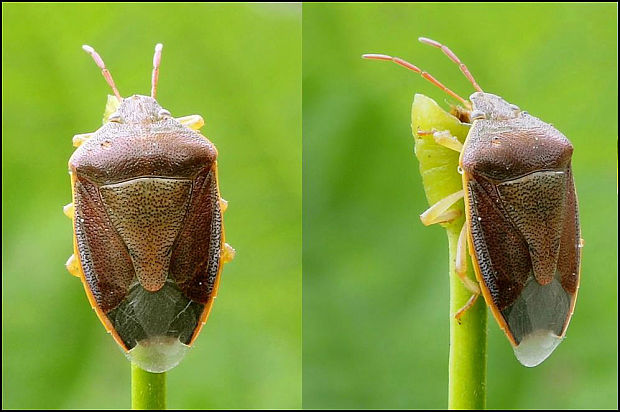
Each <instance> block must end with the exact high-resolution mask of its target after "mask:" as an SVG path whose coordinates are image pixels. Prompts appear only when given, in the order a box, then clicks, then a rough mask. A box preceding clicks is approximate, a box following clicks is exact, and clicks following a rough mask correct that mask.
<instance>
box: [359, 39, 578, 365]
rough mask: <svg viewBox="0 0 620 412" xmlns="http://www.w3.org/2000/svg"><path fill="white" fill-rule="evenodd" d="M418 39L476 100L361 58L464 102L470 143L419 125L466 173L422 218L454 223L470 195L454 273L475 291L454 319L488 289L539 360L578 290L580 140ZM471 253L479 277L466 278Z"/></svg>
mask: <svg viewBox="0 0 620 412" xmlns="http://www.w3.org/2000/svg"><path fill="white" fill-rule="evenodd" d="M419 40H420V41H421V42H422V43H425V44H428V45H431V46H433V47H436V48H439V49H440V50H442V51H443V52H444V54H446V55H447V56H448V57H449V58H450V59H451V60H452V61H453V62H454V63H456V64H457V65H458V66H459V68H460V69H461V71H462V73H463V74H464V75H465V77H466V78H467V79H468V80H469V81H470V82H471V84H472V85H473V87H474V89H475V90H476V92H474V93H473V94H472V95H471V96H470V98H469V100H465V99H463V98H462V97H460V96H459V95H458V94H456V93H455V92H453V91H452V90H450V89H449V88H447V87H446V86H444V85H443V84H442V83H441V82H439V81H438V80H437V79H435V78H434V77H433V76H432V75H430V74H429V73H427V72H424V71H422V70H421V69H419V68H418V67H417V66H415V65H413V64H411V63H409V62H407V61H405V60H402V59H400V58H398V57H392V56H387V55H384V54H367V55H364V56H363V57H364V58H367V59H375V60H386V61H392V62H394V63H397V64H399V65H400V66H403V67H405V68H407V69H409V70H412V71H414V72H416V73H418V74H420V75H421V76H422V77H424V78H425V79H426V80H428V81H430V82H431V83H433V84H434V85H435V86H437V87H439V88H440V89H442V90H443V91H444V92H446V93H448V94H449V95H451V96H452V97H454V98H456V99H457V100H459V101H460V102H461V103H462V104H463V107H460V106H458V107H454V108H453V110H452V114H453V116H454V117H456V119H455V120H457V119H458V121H457V123H459V124H460V125H464V126H467V127H469V131H468V133H467V137H466V139H465V141H464V143H462V142H461V141H459V140H458V139H457V138H456V137H454V136H453V135H452V134H451V132H450V131H448V130H440V129H436V128H433V129H431V130H414V132H415V133H416V134H417V135H418V137H422V136H432V138H433V139H434V141H435V142H436V143H437V144H439V145H442V146H445V147H447V148H449V149H452V150H455V151H457V152H459V153H460V155H459V166H458V171H457V170H454V173H457V172H458V173H461V174H462V178H461V179H462V190H459V191H457V192H455V193H453V194H451V195H449V196H447V197H446V198H444V199H442V200H440V201H438V202H437V203H435V204H434V205H432V206H431V207H430V208H429V209H428V210H427V211H426V212H424V213H423V214H422V215H421V216H420V218H421V220H422V222H423V223H424V224H425V225H430V224H434V223H445V222H450V221H453V220H454V219H455V218H457V217H458V213H455V210H454V209H453V208H451V206H452V205H454V204H455V203H456V202H457V201H459V200H460V199H463V198H464V203H465V224H464V225H463V228H462V229H461V234H460V236H459V242H458V252H457V258H456V260H457V261H456V273H457V275H458V276H459V278H460V279H461V280H462V281H463V284H464V285H465V287H466V288H467V289H469V290H470V291H471V292H472V297H471V299H470V300H469V301H468V302H467V304H466V305H465V306H464V307H463V308H462V309H461V310H459V311H458V312H457V313H456V315H455V316H456V317H457V319H460V317H461V316H462V315H463V314H464V313H465V312H466V310H467V309H469V308H470V307H471V306H472V305H473V304H474V302H475V300H476V299H477V297H478V296H479V295H480V293H482V295H483V296H484V299H485V301H486V303H487V305H488V306H489V307H490V308H491V311H492V313H493V316H494V317H495V319H496V320H497V322H498V323H499V325H500V327H501V328H502V329H503V330H504V332H505V334H506V336H507V337H508V339H509V341H510V343H511V344H512V346H513V348H514V352H515V355H516V357H517V359H518V360H519V361H520V362H521V363H522V364H523V365H525V366H530V367H532V366H536V365H538V364H540V363H541V362H542V361H544V360H545V359H546V358H547V357H548V356H549V355H550V354H551V353H552V352H553V350H554V349H555V348H556V347H557V345H558V344H559V343H560V342H561V340H562V338H563V337H564V336H565V333H566V329H567V327H568V324H569V321H570V318H571V316H572V313H573V309H574V307H575V300H576V297H577V289H578V286H579V277H580V274H579V272H580V260H581V246H582V244H583V243H582V242H583V241H582V239H581V238H580V227H579V214H578V207H577V195H576V192H575V185H574V181H573V174H572V168H571V157H572V153H573V146H572V145H571V143H570V141H569V140H568V139H567V138H566V137H565V136H564V135H563V134H562V133H561V132H559V131H558V130H557V129H555V128H554V127H553V126H551V125H550V124H548V123H545V122H544V121H542V120H540V119H538V118H536V117H534V116H532V115H530V114H528V113H527V112H526V111H523V110H521V109H520V108H519V107H518V106H516V105H514V104H511V103H509V102H507V101H506V100H504V99H503V98H501V97H500V96H497V95H494V94H491V93H486V92H484V91H483V90H482V88H481V87H480V86H479V85H478V83H477V82H476V80H475V79H474V77H473V76H472V75H471V73H470V72H469V70H468V69H467V66H465V64H463V63H462V62H461V61H460V59H459V58H458V57H457V56H456V55H455V54H454V53H453V52H452V51H451V50H450V49H449V48H448V47H446V46H445V45H443V44H441V43H438V42H436V41H434V40H431V39H427V38H423V37H421V38H420V39H419ZM466 249H468V250H469V254H470V256H471V259H472V262H473V266H474V272H475V274H476V278H477V280H478V282H477V283H476V282H474V281H472V280H471V279H469V278H468V277H467V276H466V271H467V260H466V259H465V256H466V253H467V252H466Z"/></svg>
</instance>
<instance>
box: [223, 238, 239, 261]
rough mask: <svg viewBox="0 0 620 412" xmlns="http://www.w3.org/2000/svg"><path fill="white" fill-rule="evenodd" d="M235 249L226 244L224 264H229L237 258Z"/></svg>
mask: <svg viewBox="0 0 620 412" xmlns="http://www.w3.org/2000/svg"><path fill="white" fill-rule="evenodd" d="M235 253H237V252H236V251H235V249H234V248H233V247H232V246H230V245H229V244H228V243H224V248H223V249H222V256H221V257H222V262H223V263H228V262H230V261H231V260H233V259H234V258H235Z"/></svg>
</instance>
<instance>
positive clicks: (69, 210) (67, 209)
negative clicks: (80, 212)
mask: <svg viewBox="0 0 620 412" xmlns="http://www.w3.org/2000/svg"><path fill="white" fill-rule="evenodd" d="M62 211H63V213H64V214H65V215H66V216H67V217H68V218H69V219H71V220H73V216H74V215H75V209H74V207H73V203H69V204H67V205H64V206H63V207H62Z"/></svg>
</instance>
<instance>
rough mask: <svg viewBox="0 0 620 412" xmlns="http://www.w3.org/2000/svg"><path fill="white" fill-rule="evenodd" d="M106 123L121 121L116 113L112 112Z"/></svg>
mask: <svg viewBox="0 0 620 412" xmlns="http://www.w3.org/2000/svg"><path fill="white" fill-rule="evenodd" d="M108 122H114V123H122V122H123V120H122V119H121V115H120V114H119V113H118V112H114V113H112V114H111V115H110V116H109V117H108Z"/></svg>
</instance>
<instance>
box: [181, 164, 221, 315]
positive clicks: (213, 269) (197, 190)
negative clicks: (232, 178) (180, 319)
mask: <svg viewBox="0 0 620 412" xmlns="http://www.w3.org/2000/svg"><path fill="white" fill-rule="evenodd" d="M221 247H222V214H221V211H220V204H219V193H218V188H217V166H216V163H215V162H214V163H213V165H212V166H211V168H209V169H205V170H203V171H202V172H201V173H200V174H199V175H198V176H197V177H196V178H195V179H194V182H193V186H192V195H191V199H190V201H189V207H188V215H187V216H186V218H185V223H184V225H183V229H182V230H181V232H180V233H179V236H178V237H177V240H176V243H175V245H174V248H173V253H172V257H171V261H170V277H171V278H172V279H173V280H174V281H175V282H176V284H177V285H178V286H179V289H180V290H181V291H182V292H183V293H184V294H185V295H186V296H187V297H188V298H189V299H192V300H194V301H196V302H200V303H207V302H208V301H209V300H210V299H211V298H212V294H213V291H214V288H215V282H216V278H217V276H218V273H219V267H220V251H221Z"/></svg>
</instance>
